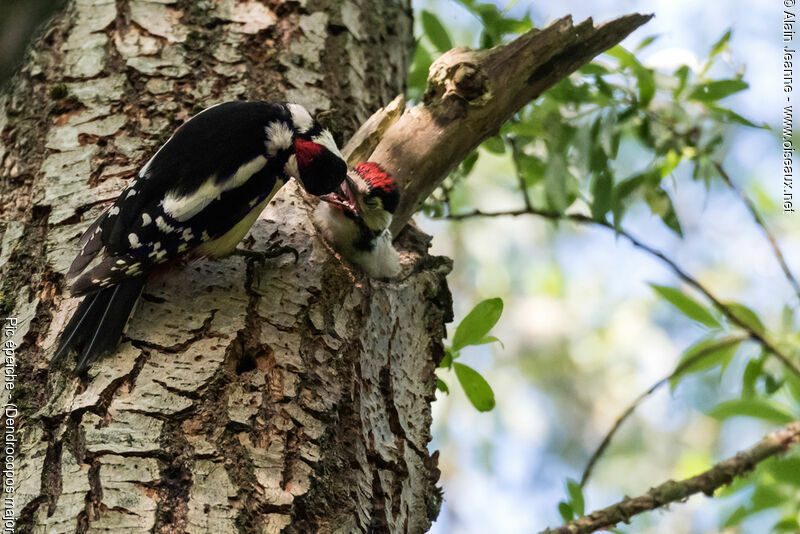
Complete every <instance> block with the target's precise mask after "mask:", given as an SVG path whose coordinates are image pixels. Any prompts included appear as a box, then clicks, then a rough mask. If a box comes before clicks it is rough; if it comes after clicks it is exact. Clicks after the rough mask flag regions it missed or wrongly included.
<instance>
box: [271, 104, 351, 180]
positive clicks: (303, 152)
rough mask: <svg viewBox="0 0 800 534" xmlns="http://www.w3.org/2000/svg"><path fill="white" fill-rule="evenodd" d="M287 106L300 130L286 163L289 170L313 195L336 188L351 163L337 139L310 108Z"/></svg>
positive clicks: (295, 129) (295, 136)
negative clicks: (312, 114) (309, 111)
mask: <svg viewBox="0 0 800 534" xmlns="http://www.w3.org/2000/svg"><path fill="white" fill-rule="evenodd" d="M287 108H288V109H289V112H290V114H291V120H292V125H293V127H294V131H295V132H296V134H295V135H294V139H293V140H292V148H293V152H294V153H293V154H292V155H291V156H290V157H289V162H288V163H287V165H286V171H287V174H289V175H290V176H293V177H294V178H295V179H297V180H298V181H299V182H300V183H301V184H302V186H303V188H304V189H305V190H306V191H308V192H309V193H311V194H312V195H324V194H326V193H331V192H333V191H335V190H336V188H337V187H338V186H339V184H340V183H341V182H342V181H343V180H344V179H345V177H346V176H347V163H345V161H344V157H342V154H341V152H339V148H338V147H337V146H336V141H334V140H333V136H332V135H331V133H330V132H329V131H328V130H325V129H324V128H322V126H320V124H319V123H318V122H317V121H316V120H314V119H313V118H312V117H311V115H310V114H309V113H308V111H307V110H306V108H304V107H303V106H301V105H299V104H287Z"/></svg>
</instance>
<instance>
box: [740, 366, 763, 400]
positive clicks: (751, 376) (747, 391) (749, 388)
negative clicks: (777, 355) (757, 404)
mask: <svg viewBox="0 0 800 534" xmlns="http://www.w3.org/2000/svg"><path fill="white" fill-rule="evenodd" d="M763 371H764V358H756V359H753V360H750V361H749V362H747V365H746V366H745V368H744V373H742V398H745V399H748V398H751V397H755V396H756V381H757V380H758V377H759V376H761V373H762V372H763Z"/></svg>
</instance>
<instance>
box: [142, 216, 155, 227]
mask: <svg viewBox="0 0 800 534" xmlns="http://www.w3.org/2000/svg"><path fill="white" fill-rule="evenodd" d="M152 221H153V219H151V218H150V215H148V214H146V213H142V226H147V225H148V224H150V223H151V222H152Z"/></svg>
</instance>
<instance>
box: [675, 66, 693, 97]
mask: <svg viewBox="0 0 800 534" xmlns="http://www.w3.org/2000/svg"><path fill="white" fill-rule="evenodd" d="M675 78H677V80H678V86H677V87H676V88H675V90H674V91H673V92H672V95H673V96H674V97H675V98H678V96H679V95H680V94H681V93H682V92H683V90H684V89H686V82H687V81H688V79H689V67H687V66H686V65H684V66H682V67H680V68H679V69H678V70H676V71H675Z"/></svg>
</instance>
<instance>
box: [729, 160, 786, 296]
mask: <svg viewBox="0 0 800 534" xmlns="http://www.w3.org/2000/svg"><path fill="white" fill-rule="evenodd" d="M714 167H715V168H716V169H717V172H718V173H719V175H720V176H721V177H722V180H723V181H724V182H725V184H726V185H727V186H728V187H729V188H730V189H731V190H732V191H733V192H734V193H736V194H737V195H738V196H739V198H740V199H741V200H742V202H744V205H745V206H747V210H748V211H749V212H750V215H751V216H752V217H753V220H755V222H756V224H757V225H758V226H760V227H761V230H762V231H763V232H764V235H765V236H767V240H768V241H769V244H770V246H771V247H772V252H773V253H774V254H775V258H776V259H777V260H778V263H779V264H780V266H781V269H782V270H783V274H784V275H786V280H788V281H789V284H790V285H791V286H792V288H793V289H794V292H795V294H796V295H797V298H798V299H800V283H798V282H797V278H795V277H794V274H792V271H791V269H789V265H788V264H787V263H786V259H785V258H784V256H783V252H781V249H780V247H779V246H778V240H777V239H775V235H774V234H773V233H772V232H771V231H770V229H769V228H768V227H767V223H766V222H765V221H764V218H763V217H762V216H761V214H760V213H759V212H758V208H756V205H755V203H753V201H752V200H750V198H749V197H748V196H747V195H745V194H744V192H742V191H741V190H740V189H739V188H738V187H736V184H734V183H733V180H732V179H731V177H730V175H729V174H728V173H727V172H726V171H725V168H724V167H723V166H722V164H721V163H720V162H718V161H715V162H714Z"/></svg>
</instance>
